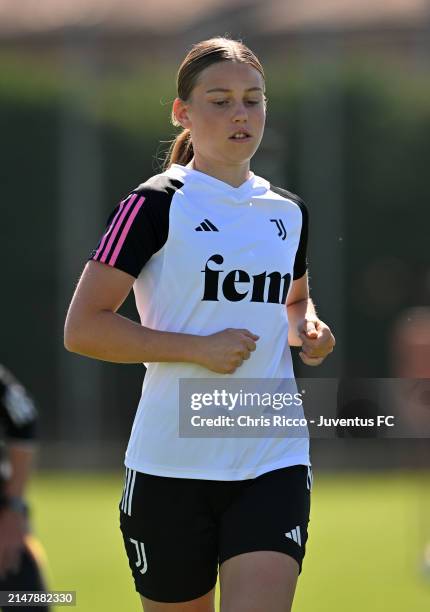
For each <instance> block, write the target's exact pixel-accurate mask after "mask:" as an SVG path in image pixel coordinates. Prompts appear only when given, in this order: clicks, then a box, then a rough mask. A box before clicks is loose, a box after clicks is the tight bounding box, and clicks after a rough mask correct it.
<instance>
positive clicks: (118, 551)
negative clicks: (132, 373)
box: [30, 472, 430, 612]
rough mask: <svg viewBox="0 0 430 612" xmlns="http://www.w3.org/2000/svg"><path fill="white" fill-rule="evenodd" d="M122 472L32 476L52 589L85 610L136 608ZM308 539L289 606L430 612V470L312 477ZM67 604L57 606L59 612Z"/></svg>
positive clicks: (305, 610) (315, 610) (304, 610)
mask: <svg viewBox="0 0 430 612" xmlns="http://www.w3.org/2000/svg"><path fill="white" fill-rule="evenodd" d="M121 491H122V474H111V475H106V474H91V475H81V474H73V475H71V474H63V473H54V472H52V473H51V472H50V473H39V474H38V475H37V476H36V478H35V479H34V481H33V483H32V486H31V489H30V500H31V502H32V504H33V525H34V529H35V531H36V533H37V536H38V537H39V539H40V540H41V541H42V542H43V545H44V548H45V550H46V553H47V555H48V572H47V573H48V579H49V588H50V589H52V590H54V589H55V590H75V591H76V592H77V608H75V609H78V610H80V611H82V612H99V611H100V612H102V611H103V612H111V611H112V612H114V611H115V612H116V611H118V610H120V611H121V612H133V611H136V612H138V611H139V610H140V609H141V608H140V603H139V600H138V597H137V595H136V593H135V592H134V587H133V584H132V580H131V577H130V575H129V570H128V564H127V560H126V557H125V553H124V552H123V548H122V542H121V535H120V531H119V528H118V512H117V505H118V502H119V498H120V495H121ZM309 530H310V535H309V542H308V547H307V555H306V559H305V562H304V565H303V572H302V575H301V576H300V578H299V583H298V587H297V593H296V598H295V604H294V607H293V611H294V612H344V611H345V612H346V611H347V612H363V611H366V612H428V611H429V610H430V570H429V573H428V574H425V572H424V571H423V566H422V555H423V548H424V542H425V540H427V541H429V542H430V474H429V473H427V474H424V473H421V474H417V473H407V472H403V473H396V474H386V473H378V474H375V475H370V476H369V475H367V474H366V475H360V474H343V475H336V476H332V475H327V474H318V473H316V474H315V482H314V491H313V502H312V512H311V522H310V525H309ZM65 609H67V608H56V610H57V611H58V612H59V611H60V610H65Z"/></svg>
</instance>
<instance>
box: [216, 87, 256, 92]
mask: <svg viewBox="0 0 430 612" xmlns="http://www.w3.org/2000/svg"><path fill="white" fill-rule="evenodd" d="M213 91H224V92H226V93H229V92H231V91H232V90H231V89H225V87H214V88H213V89H208V90H207V92H206V93H212V92H213ZM245 91H263V90H262V89H261V87H249V89H246V90H245Z"/></svg>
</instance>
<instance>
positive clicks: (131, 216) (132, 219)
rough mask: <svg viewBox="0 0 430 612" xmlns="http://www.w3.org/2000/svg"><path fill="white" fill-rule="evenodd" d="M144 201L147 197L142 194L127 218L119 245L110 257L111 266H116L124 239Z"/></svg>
mask: <svg viewBox="0 0 430 612" xmlns="http://www.w3.org/2000/svg"><path fill="white" fill-rule="evenodd" d="M144 201H145V198H144V197H143V196H141V197H140V198H139V200H138V201H137V204H136V206H135V207H134V208H133V210H132V212H131V214H130V216H129V218H128V219H127V223H126V224H125V227H124V229H123V230H122V234H121V237H120V239H119V240H118V242H117V245H116V247H115V250H114V252H113V254H112V257H111V258H110V260H109V262H108V263H109V265H110V266H114V265H115V263H116V260H117V258H118V255H119V253H120V251H121V248H122V245H123V244H124V241H125V239H126V238H127V234H128V232H129V231H130V227H131V224H132V223H133V221H134V218H135V217H136V215H137V213H138V212H139V210H140V209H141V207H142V204H143V203H144Z"/></svg>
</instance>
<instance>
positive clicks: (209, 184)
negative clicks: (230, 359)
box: [90, 164, 310, 480]
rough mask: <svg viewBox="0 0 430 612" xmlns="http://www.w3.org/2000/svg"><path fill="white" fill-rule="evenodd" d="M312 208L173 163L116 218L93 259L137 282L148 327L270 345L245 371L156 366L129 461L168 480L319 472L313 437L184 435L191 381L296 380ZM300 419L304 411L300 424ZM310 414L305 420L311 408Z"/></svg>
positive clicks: (275, 191)
mask: <svg viewBox="0 0 430 612" xmlns="http://www.w3.org/2000/svg"><path fill="white" fill-rule="evenodd" d="M306 243H307V211H306V207H305V206H304V204H303V202H302V201H301V200H300V198H298V197H297V196H295V195H294V194H292V193H290V192H288V191H285V190H283V189H280V188H278V187H274V186H272V185H271V184H270V183H269V182H268V181H267V180H265V179H264V178H261V177H259V176H256V175H254V174H253V173H251V175H250V178H249V179H248V180H247V181H245V182H244V183H243V184H242V185H241V186H240V187H232V186H231V185H229V184H227V183H225V182H223V181H221V180H219V179H216V178H214V177H212V176H209V175H207V174H204V173H202V172H200V171H198V170H195V169H193V168H188V167H184V166H181V165H178V164H173V165H172V166H171V167H170V168H169V169H168V170H166V171H165V172H163V173H161V174H158V175H156V176H153V177H151V178H150V179H149V180H148V181H146V182H145V183H142V184H141V185H139V187H137V188H136V189H134V190H133V191H132V192H131V194H129V195H128V196H127V197H126V198H125V199H124V200H123V201H122V202H121V203H120V204H119V205H118V206H117V207H116V208H115V210H114V211H113V212H112V214H111V215H110V217H109V219H108V222H107V229H106V232H105V234H104V235H103V236H102V238H101V240H100V242H99V244H98V246H97V248H96V249H95V250H94V251H93V252H92V254H91V257H90V259H93V260H95V261H99V262H102V263H105V264H107V265H110V266H113V267H116V268H118V269H120V270H123V271H124V272H127V273H128V274H131V275H133V276H134V277H135V278H136V281H135V283H134V294H135V299H136V306H137V309H138V312H139V315H140V319H141V323H142V325H144V326H146V327H149V328H151V329H157V330H163V331H170V332H182V333H190V334H199V335H207V334H211V333H214V332H217V331H221V330H223V329H226V328H228V327H233V328H247V329H249V330H250V331H252V332H253V333H255V334H257V335H259V336H260V339H259V340H258V341H257V348H256V350H255V351H254V352H252V353H251V357H250V358H249V359H248V360H245V361H244V362H243V364H242V365H241V366H240V367H239V368H238V369H237V370H236V371H235V372H234V374H228V375H226V374H217V373H215V372H212V371H210V370H208V369H207V368H204V367H202V366H198V365H194V364H190V363H182V362H180V363H179V362H178V363H147V364H145V365H146V367H147V372H146V375H145V378H144V382H143V387H142V396H141V399H140V402H139V406H138V410H137V413H136V416H135V420H134V424H133V428H132V432H131V436H130V440H129V443H128V448H127V452H126V457H125V465H126V466H127V467H128V468H131V469H133V470H136V471H139V472H144V473H148V474H155V475H160V476H172V477H179V478H180V477H182V478H198V479H209V480H243V479H247V478H254V477H256V476H259V475H260V474H263V473H265V472H268V471H271V470H274V469H278V468H282V467H286V466H290V465H298V464H303V465H310V459H309V440H308V438H307V437H300V438H291V437H285V438H280V437H277V438H276V437H275V438H274V437H270V438H219V437H214V438H207V437H206V438H180V437H179V434H178V397H179V394H178V386H179V379H180V378H219V379H226V378H259V379H263V378H283V379H286V378H293V377H294V373H293V367H292V360H291V353H290V347H289V345H288V318H287V310H286V307H285V299H286V296H287V292H288V289H289V287H290V285H291V282H292V280H293V279H297V278H300V277H301V276H303V274H305V272H306V269H307V265H306ZM294 416H296V414H295V415H294ZM299 416H304V415H303V410H302V408H300V410H299Z"/></svg>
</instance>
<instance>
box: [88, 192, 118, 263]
mask: <svg viewBox="0 0 430 612" xmlns="http://www.w3.org/2000/svg"><path fill="white" fill-rule="evenodd" d="M124 204H125V200H123V201H122V202H121V204H120V205H119V209H118V212H117V213H116V215H115V217H114V218H113V220H112V223H111V224H110V225H109V227H108V229H107V230H106V232H105V233H104V236H103V238H102V241H101V243H100V246H99V248H98V249H97V251H96V253H95V255H94V257H93V259H97V258H98V257H99V256H100V253H101V252H102V251H103V247H104V245H105V242H106V240H107V237H108V236H109V234H110V233H111V231H112V228H113V227H114V225H115V223H116V220H117V219H118V216H119V215H120V214H121V211H122V209H123V208H124Z"/></svg>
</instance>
